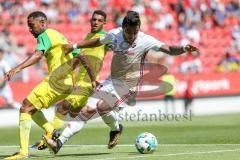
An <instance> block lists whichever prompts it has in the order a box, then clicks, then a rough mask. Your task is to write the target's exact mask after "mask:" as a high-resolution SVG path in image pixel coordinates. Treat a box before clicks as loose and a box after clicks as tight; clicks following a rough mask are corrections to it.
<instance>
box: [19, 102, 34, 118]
mask: <svg viewBox="0 0 240 160" xmlns="http://www.w3.org/2000/svg"><path fill="white" fill-rule="evenodd" d="M35 111H37V109H36V108H35V107H34V106H33V105H32V104H31V103H30V102H29V101H28V100H27V99H24V100H23V103H22V106H21V108H20V113H28V114H31V115H32V114H33V113H34V112H35Z"/></svg>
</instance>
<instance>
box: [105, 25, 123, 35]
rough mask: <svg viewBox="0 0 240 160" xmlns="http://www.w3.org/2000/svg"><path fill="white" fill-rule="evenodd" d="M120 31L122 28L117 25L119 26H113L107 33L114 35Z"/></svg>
mask: <svg viewBox="0 0 240 160" xmlns="http://www.w3.org/2000/svg"><path fill="white" fill-rule="evenodd" d="M121 32H122V28H121V27H119V28H114V29H112V30H110V31H109V32H108V33H110V34H115V35H116V34H119V33H121Z"/></svg>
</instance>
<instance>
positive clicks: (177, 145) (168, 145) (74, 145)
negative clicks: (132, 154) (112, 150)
mask: <svg viewBox="0 0 240 160" xmlns="http://www.w3.org/2000/svg"><path fill="white" fill-rule="evenodd" d="M106 146H107V145H104V144H97V145H95V144H73V145H64V147H106ZM117 146H118V147H133V146H134V145H133V144H119V145H117ZM159 146H160V147H184V146H186V147H187V146H196V147H197V146H200V147H201V146H240V144H159ZM0 147H6V148H15V147H19V146H18V145H0Z"/></svg>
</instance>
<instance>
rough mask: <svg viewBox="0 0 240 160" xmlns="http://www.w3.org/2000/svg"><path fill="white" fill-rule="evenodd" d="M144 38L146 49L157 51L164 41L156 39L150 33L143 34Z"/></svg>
mask: <svg viewBox="0 0 240 160" xmlns="http://www.w3.org/2000/svg"><path fill="white" fill-rule="evenodd" d="M144 40H145V49H146V51H149V50H154V51H158V50H159V48H160V47H161V46H163V45H165V43H163V42H161V41H159V40H157V39H156V38H154V37H152V36H150V35H144Z"/></svg>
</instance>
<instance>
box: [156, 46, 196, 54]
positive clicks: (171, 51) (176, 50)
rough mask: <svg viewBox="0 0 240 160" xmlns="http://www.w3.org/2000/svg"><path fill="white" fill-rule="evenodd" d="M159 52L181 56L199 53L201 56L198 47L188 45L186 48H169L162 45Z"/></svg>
mask: <svg viewBox="0 0 240 160" xmlns="http://www.w3.org/2000/svg"><path fill="white" fill-rule="evenodd" d="M159 51H162V52H164V53H166V54H169V55H173V56H174V55H180V54H183V53H185V52H197V53H198V54H199V50H198V48H197V47H195V46H192V45H190V44H188V45H186V46H168V45H162V46H161V47H160V48H159Z"/></svg>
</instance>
